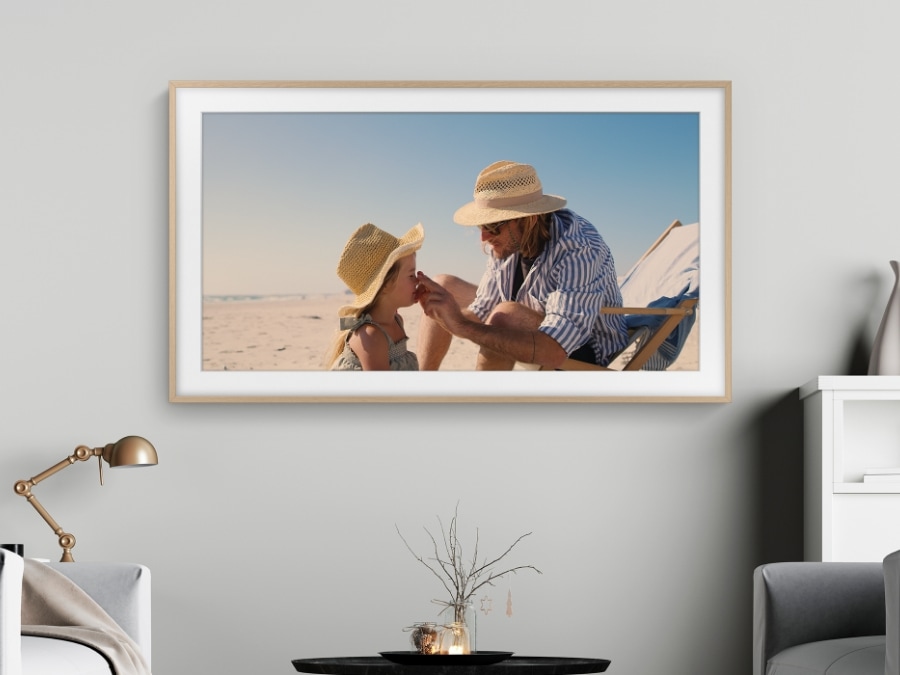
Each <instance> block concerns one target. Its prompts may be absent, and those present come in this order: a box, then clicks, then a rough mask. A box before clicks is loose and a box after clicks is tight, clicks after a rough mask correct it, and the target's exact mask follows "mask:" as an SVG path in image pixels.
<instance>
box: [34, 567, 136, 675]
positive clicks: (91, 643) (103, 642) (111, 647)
mask: <svg viewBox="0 0 900 675" xmlns="http://www.w3.org/2000/svg"><path fill="white" fill-rule="evenodd" d="M22 635H36V636H40V637H51V638H58V639H62V640H69V641H71V642H79V643H81V644H83V645H87V646H88V647H91V648H93V649H95V650H96V651H98V652H100V653H101V654H102V655H103V656H104V657H105V658H106V660H107V661H109V663H110V666H111V668H112V671H113V673H115V675H150V669H149V668H148V667H147V662H146V661H145V660H144V656H143V654H141V650H140V648H139V647H138V646H137V644H135V642H134V640H132V639H131V638H130V637H129V636H128V634H127V633H125V631H123V630H122V628H121V627H120V626H119V624H117V623H116V622H115V621H114V620H113V619H112V617H110V616H109V614H107V613H106V611H105V610H104V609H103V608H102V607H101V606H100V605H98V604H97V603H96V602H95V601H94V600H93V598H91V597H90V596H89V595H88V594H87V593H85V592H84V591H83V590H82V589H81V588H80V587H79V586H78V585H77V584H75V582H73V581H72V580H71V579H69V578H68V577H67V576H65V575H64V574H60V573H59V572H57V571H56V570H55V569H53V568H52V567H48V566H47V565H45V564H43V563H41V562H38V561H36V560H30V559H28V558H26V559H25V574H24V577H23V578H22Z"/></svg>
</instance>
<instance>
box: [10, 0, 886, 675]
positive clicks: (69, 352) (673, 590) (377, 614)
mask: <svg viewBox="0 0 900 675" xmlns="http://www.w3.org/2000/svg"><path fill="white" fill-rule="evenodd" d="M898 21H900V5H898V4H897V3H896V2H893V1H891V2H888V1H886V0H868V1H867V2H865V3H856V4H854V5H852V6H851V5H848V4H847V3H842V2H835V1H833V0H829V1H826V2H821V1H820V2H811V1H806V2H803V1H794V2H787V3H785V2H776V1H775V0H762V1H761V2H756V3H723V2H708V1H704V0H685V1H684V2H678V3H673V2H669V1H668V0H650V1H647V2H630V3H628V2H618V3H612V2H602V1H599V0H557V1H556V2H553V3H549V2H537V1H535V0H530V1H529V0H519V1H518V2H509V1H508V0H502V1H501V0H498V1H495V2H490V3H488V2H479V1H475V0H456V1H455V2H452V3H443V4H440V5H439V4H437V3H423V2H411V1H405V2H400V1H390V2H381V3H374V2H361V1H359V0H351V1H349V2H334V3H317V4H313V3H309V2H298V1H297V0H294V1H291V0H255V1H254V2H252V3H250V2H227V1H224V2H223V0H217V1H215V2H213V1H211V0H206V1H197V0H191V1H186V0H157V1H156V2H152V3H151V2H145V3H123V2H113V1H101V0H83V1H81V2H77V3H70V2H64V1H63V0H41V1H40V2H25V1H23V0H17V1H13V0H0V82H2V85H3V89H2V92H3V93H2V102H3V105H2V106H0V228H2V229H0V233H2V234H0V237H2V244H0V282H2V287H3V289H4V303H3V314H2V316H3V320H2V323H0V325H2V332H0V372H2V373H3V375H2V377H0V392H2V396H3V399H2V402H3V411H4V412H3V416H2V424H0V449H2V453H3V455H2V460H0V467H2V476H0V485H6V486H7V489H6V490H3V491H0V538H2V539H3V540H4V541H10V542H23V543H24V544H25V545H26V552H27V553H28V554H29V555H32V556H43V557H56V556H58V553H57V547H56V544H55V541H54V539H55V538H54V536H53V535H52V533H51V532H50V531H49V529H48V528H47V527H46V526H45V525H44V524H43V523H42V522H41V521H40V519H39V518H38V516H37V515H36V514H35V513H33V512H32V511H31V509H29V508H28V505H27V504H25V503H24V502H23V501H22V500H20V499H19V498H18V497H16V496H15V495H14V494H13V492H12V489H11V488H12V484H13V482H14V481H15V480H16V479H18V478H24V477H29V476H32V475H34V474H35V473H37V472H38V471H40V470H42V469H44V468H45V467H47V466H49V465H50V464H52V463H54V462H56V461H57V460H58V459H62V458H63V457H65V456H66V455H67V454H69V453H70V452H71V451H72V450H73V449H74V448H75V446H76V445H78V444H82V443H84V444H88V445H92V446H93V445H102V444H104V443H107V442H110V441H113V440H115V439H117V438H119V437H120V436H123V435H126V434H140V435H143V436H146V437H147V438H149V439H151V440H152V441H153V443H154V444H155V445H156V447H157V448H158V450H159V452H160V457H161V460H160V465H159V466H158V467H157V468H155V469H153V470H146V471H137V472H133V473H125V474H118V473H114V474H108V480H107V484H106V485H105V486H104V487H103V488H102V489H101V488H99V486H98V485H97V479H96V469H95V468H94V467H93V466H91V467H81V466H79V467H73V468H71V469H70V470H69V471H68V472H67V474H65V475H64V476H58V477H56V478H54V479H53V483H52V484H51V483H50V482H48V483H44V484H42V485H41V486H40V488H39V489H40V496H41V498H42V500H43V501H44V504H45V505H46V506H47V508H48V509H49V510H50V511H51V513H53V514H54V515H55V516H56V517H57V519H58V520H59V521H60V522H61V524H62V525H63V526H64V527H65V528H66V529H69V530H71V531H73V532H74V533H75V534H76V535H77V536H78V538H79V543H78V546H77V547H76V558H77V559H79V560H92V559H128V560H138V561H142V562H144V563H146V564H147V565H149V566H150V567H151V568H152V570H153V574H154V577H153V579H154V626H153V628H154V653H153V660H154V666H155V672H156V673H158V674H160V675H162V674H173V675H175V674H179V673H203V672H209V673H212V672H215V673H223V674H234V675H237V674H239V673H279V672H282V673H288V672H293V669H292V667H291V664H290V660H291V659H293V658H300V657H313V656H337V655H349V654H374V653H376V652H378V651H381V650H386V649H404V648H405V646H406V643H405V640H406V634H405V633H402V632H401V630H400V629H401V628H402V627H403V626H405V625H408V624H410V623H412V622H413V621H416V620H423V619H428V618H431V617H432V611H433V609H432V605H430V604H429V602H428V601H429V600H430V599H431V598H432V597H437V596H438V595H439V592H438V588H437V586H436V583H437V582H436V581H435V580H434V579H433V578H431V577H430V576H429V575H428V573H427V571H426V570H424V569H423V568H420V567H418V566H417V563H415V561H414V560H413V559H412V557H411V556H410V555H409V553H408V552H407V551H406V550H405V549H404V547H403V545H402V542H401V541H400V540H399V538H398V537H397V534H396V533H395V531H394V525H395V523H396V524H397V525H399V526H400V527H401V528H402V529H403V530H404V532H405V533H407V534H408V535H409V536H410V538H411V540H413V541H416V542H419V543H422V544H424V542H423V541H422V540H421V539H419V537H421V536H422V533H421V530H420V529H419V528H420V527H421V526H422V525H424V524H429V523H432V522H433V518H434V516H435V515H438V514H440V515H442V516H444V517H449V514H450V513H451V512H452V509H453V506H454V504H455V503H456V502H457V500H459V501H460V502H461V517H462V525H461V527H463V528H466V527H470V528H471V527H474V526H475V525H477V526H479V527H480V529H481V537H482V542H483V544H487V545H488V546H495V547H499V546H502V545H505V544H507V543H509V542H510V541H512V539H514V538H515V536H517V535H518V534H520V533H522V532H525V531H533V532H534V534H533V535H532V536H531V537H529V538H528V539H526V540H525V541H524V542H523V543H522V544H521V545H520V549H518V550H519V556H518V558H517V562H526V563H533V564H535V565H537V566H538V567H540V568H541V569H542V570H543V572H544V574H543V576H540V577H538V576H536V575H534V576H531V575H520V576H518V577H516V578H514V579H513V581H512V583H511V584H510V587H511V590H512V592H513V599H514V602H515V614H514V616H513V618H512V619H508V618H507V617H505V616H503V614H502V613H500V612H495V614H493V615H491V616H490V617H489V619H488V620H486V621H484V622H483V623H482V627H481V630H480V631H479V633H480V647H481V648H483V649H509V650H514V651H516V652H518V653H520V654H548V655H581V656H597V657H605V658H610V659H612V661H613V665H612V667H611V670H610V672H615V673H616V675H638V674H643V673H654V672H660V673H661V672H668V673H673V674H684V675H687V674H688V673H690V674H691V675H697V674H701V675H702V674H710V675H712V674H720V673H748V672H749V670H750V634H751V620H750V617H751V573H752V569H753V567H754V566H755V565H757V564H759V563H761V562H764V561H768V560H775V559H791V558H794V559H796V558H799V557H800V556H801V555H802V533H801V511H800V509H801V502H800V495H799V490H800V489H801V480H800V471H801V460H800V444H801V442H802V433H801V430H800V424H801V420H800V413H801V411H800V406H799V403H798V402H797V400H796V399H797V395H796V391H795V390H796V388H797V387H798V386H799V385H801V384H802V383H804V382H806V381H807V380H809V379H810V378H812V377H814V376H816V375H818V374H846V373H853V372H858V368H859V366H858V363H859V358H854V356H859V355H861V358H862V362H863V363H864V362H865V360H866V359H867V358H868V351H867V350H868V348H869V344H870V342H871V337H872V335H873V334H874V328H875V327H876V325H877V322H878V320H879V318H880V316H881V313H882V310H883V308H884V303H885V301H886V298H887V292H888V284H889V282H890V281H891V276H890V271H889V268H888V264H887V262H888V260H889V259H891V258H897V256H898V255H900V227H898V224H897V204H896V195H897V185H898V178H900V169H898V168H897V167H898V162H897V158H898V156H900V131H898V125H897V124H896V111H897V108H898V103H900V95H898V90H897V88H896V87H895V86H894V85H895V84H896V68H897V63H898V62H900V46H898V42H897V40H896V35H895V31H896V26H897V25H898ZM187 79H598V80H599V79H619V80H630V79H647V80H650V79H663V80H684V79H708V80H721V79H727V80H732V81H733V83H734V84H733V109H734V115H733V124H734V139H733V167H734V191H733V199H734V215H733V296H732V297H733V312H734V322H733V327H734V341H733V346H734V356H733V374H734V400H733V402H732V403H730V404H724V405H709V404H696V405H695V404H670V405H661V404H644V405H572V404H570V405H550V404H548V405H512V404H496V405H474V404H456V405H400V404H385V405H346V404H343V405H259V404H257V405H254V404H246V405H221V404H220V405H211V404H210V405H206V404H170V403H168V402H167V390H168V385H167V366H168V309H167V301H168V291H167V283H168V276H167V275H168V270H167V265H168V238H167V229H168V223H167V217H168V213H167V197H168V194H167V151H168V145H167V125H168V119H167V113H168V110H167V99H168V92H167V85H168V81H169V80H187ZM454 466H458V467H461V470H455V469H453V467H454ZM451 469H452V470H451ZM463 531H465V530H463ZM508 590H510V588H509V587H507V585H503V586H498V587H497V588H496V589H495V590H494V591H493V592H494V601H495V606H496V607H497V608H498V609H502V607H503V604H504V603H505V599H506V593H507V591H508Z"/></svg>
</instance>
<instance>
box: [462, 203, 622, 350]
mask: <svg viewBox="0 0 900 675" xmlns="http://www.w3.org/2000/svg"><path fill="white" fill-rule="evenodd" d="M518 264H519V255H518V254H516V255H511V256H509V257H508V258H505V259H502V260H501V259H497V258H494V257H493V256H492V257H491V258H490V260H488V264H487V269H486V270H485V272H484V276H483V277H482V278H481V283H480V284H479V286H478V291H477V293H476V295H475V300H474V301H473V302H472V304H471V305H470V306H469V309H471V310H472V311H473V312H474V313H475V314H476V315H477V316H478V317H479V318H480V319H481V320H482V321H485V320H486V319H487V317H488V315H489V314H490V313H491V310H492V309H493V308H494V307H496V306H497V305H498V304H499V303H501V302H508V301H510V300H513V299H514V300H515V301H516V302H518V303H521V304H523V305H525V306H527V307H530V308H531V309H534V310H536V311H538V312H541V313H543V315H544V320H543V321H542V322H541V325H540V331H541V332H543V333H546V334H547V335H549V336H550V337H552V338H553V339H554V340H556V341H557V342H558V343H559V345H560V346H561V347H562V348H563V349H564V350H565V351H566V353H567V354H571V353H572V352H573V351H575V350H576V349H578V348H579V347H581V346H582V345H584V344H590V345H591V347H593V349H594V353H595V354H596V355H597V363H599V364H601V365H607V364H608V363H609V361H610V360H611V358H612V357H613V356H614V355H615V354H616V353H617V352H619V351H620V350H621V349H623V348H624V347H625V343H626V342H627V341H628V330H627V328H626V327H625V319H624V317H623V316H622V315H620V314H601V313H600V308H601V307H621V306H622V295H621V293H620V292H619V284H618V281H617V277H616V265H615V261H614V260H613V255H612V252H611V251H610V250H609V246H607V245H606V242H605V241H603V237H601V236H600V233H599V232H597V230H596V228H595V227H594V226H593V225H591V223H589V222H588V221H587V220H585V219H584V218H582V217H581V216H579V215H578V214H577V213H575V212H573V211H570V210H569V209H562V210H560V211H556V212H555V213H553V214H552V217H551V220H550V241H548V242H547V244H546V245H545V246H544V250H543V251H542V252H541V254H540V255H539V256H538V258H537V259H536V260H535V261H534V265H533V266H532V268H531V271H530V272H529V273H528V275H527V276H526V277H525V282H524V283H523V284H522V287H521V288H520V289H519V292H518V293H517V294H516V297H515V298H512V289H513V282H514V280H515V272H516V267H517V266H518Z"/></svg>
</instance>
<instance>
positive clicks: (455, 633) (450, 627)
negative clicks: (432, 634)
mask: <svg viewBox="0 0 900 675" xmlns="http://www.w3.org/2000/svg"><path fill="white" fill-rule="evenodd" d="M471 653H472V652H471V649H470V648H469V629H468V628H467V627H466V624H464V623H460V622H458V621H454V622H453V623H448V624H447V625H446V626H444V629H443V630H442V631H441V654H471Z"/></svg>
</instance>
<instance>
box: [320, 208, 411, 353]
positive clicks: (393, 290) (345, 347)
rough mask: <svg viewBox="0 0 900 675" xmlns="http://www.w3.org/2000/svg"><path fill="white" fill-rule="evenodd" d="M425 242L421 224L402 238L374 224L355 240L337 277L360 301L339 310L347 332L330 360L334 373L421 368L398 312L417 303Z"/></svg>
mask: <svg viewBox="0 0 900 675" xmlns="http://www.w3.org/2000/svg"><path fill="white" fill-rule="evenodd" d="M424 239H425V231H424V229H423V228H422V225H421V224H419V225H416V226H415V227H414V228H412V229H411V230H410V231H409V232H407V233H406V234H404V235H403V236H402V237H400V239H397V238H396V237H394V236H392V235H390V234H388V233H387V232H385V231H384V230H380V229H379V228H377V227H375V226H374V225H372V224H371V223H367V224H365V225H363V226H362V227H360V228H359V229H358V230H356V232H354V233H353V234H352V235H351V236H350V239H349V240H348V241H347V244H346V245H345V246H344V252H343V253H342V254H341V259H340V261H339V262H338V268H337V274H338V276H339V277H340V278H341V279H342V280H343V281H344V283H345V284H347V287H348V288H349V289H350V290H351V291H352V292H353V293H354V294H355V295H356V298H355V299H354V301H353V304H351V305H346V306H344V307H341V309H340V310H339V311H338V316H339V317H340V322H341V332H340V333H339V335H338V336H337V338H336V339H335V343H334V345H333V346H332V349H331V351H330V353H329V355H328V358H327V365H328V366H329V367H330V368H331V370H418V369H419V362H418V360H417V359H416V355H415V354H414V353H413V352H411V351H408V350H407V348H406V342H407V340H408V338H407V336H406V332H405V331H404V330H403V318H402V317H401V316H400V314H398V313H397V310H398V309H399V308H400V307H409V306H411V305H413V304H415V302H416V251H417V250H419V248H421V246H422V241H423V240H424Z"/></svg>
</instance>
